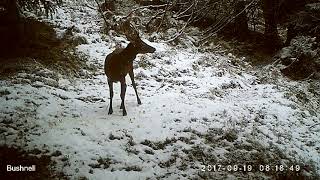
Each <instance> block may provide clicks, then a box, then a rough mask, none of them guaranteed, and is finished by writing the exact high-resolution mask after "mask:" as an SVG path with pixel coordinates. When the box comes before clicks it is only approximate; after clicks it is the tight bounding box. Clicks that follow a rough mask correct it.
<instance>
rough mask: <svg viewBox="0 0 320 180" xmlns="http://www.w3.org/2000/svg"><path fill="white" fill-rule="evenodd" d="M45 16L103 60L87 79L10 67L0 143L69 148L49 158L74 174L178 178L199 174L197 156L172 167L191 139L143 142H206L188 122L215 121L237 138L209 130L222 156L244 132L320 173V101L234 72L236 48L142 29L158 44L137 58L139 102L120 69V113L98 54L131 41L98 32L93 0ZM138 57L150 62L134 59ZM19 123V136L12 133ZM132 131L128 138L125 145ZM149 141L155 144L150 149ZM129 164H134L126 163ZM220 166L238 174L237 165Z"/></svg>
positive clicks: (200, 125) (205, 125)
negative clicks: (310, 103) (220, 48)
mask: <svg viewBox="0 0 320 180" xmlns="http://www.w3.org/2000/svg"><path fill="white" fill-rule="evenodd" d="M47 21H50V22H51V23H53V24H55V25H56V26H57V29H56V30H57V32H60V33H61V34H63V32H64V29H66V28H67V27H71V26H73V25H74V26H75V27H76V28H78V29H79V30H80V32H79V33H78V34H79V35H81V36H83V37H85V38H86V39H87V40H88V42H89V44H82V45H79V46H78V47H77V51H78V53H83V54H85V55H86V56H88V62H87V63H89V64H98V66H99V67H100V69H99V70H98V72H96V73H95V74H94V76H93V77H92V78H87V79H86V78H83V79H80V78H78V79H72V80H71V79H68V78H67V77H64V76H61V75H58V79H57V80H55V79H52V78H50V77H46V78H42V79H39V78H38V75H33V74H30V75H28V74H26V73H20V74H18V75H16V77H15V78H16V79H20V81H15V82H14V81H11V80H2V81H0V86H1V89H0V92H4V91H8V92H10V94H7V95H1V96H0V99H1V101H0V105H1V109H0V119H2V120H1V121H0V123H1V126H3V127H1V132H2V133H1V134H3V135H4V136H5V139H1V141H0V142H1V144H8V145H16V146H25V147H24V148H27V149H34V148H38V149H47V150H49V152H55V151H57V150H59V151H61V152H62V154H63V156H64V157H67V158H68V163H66V162H64V161H63V160H62V158H61V157H56V159H55V160H56V161H57V162H58V164H57V166H56V167H55V168H56V169H57V170H61V171H63V172H65V173H66V174H67V175H69V176H71V177H72V179H77V178H80V177H87V178H89V179H106V177H108V178H107V179H127V178H128V177H130V179H145V178H147V177H151V178H152V177H153V178H155V177H161V176H164V177H166V178H167V179H176V178H182V179H183V178H185V176H184V175H183V174H187V176H188V177H197V174H198V173H199V172H200V170H199V168H200V165H203V162H201V161H199V160H194V162H193V164H194V166H193V167H192V165H191V164H188V165H187V170H179V169H177V167H178V165H179V164H182V163H183V161H184V159H185V158H186V157H187V156H186V154H185V153H184V152H182V149H187V150H188V149H192V144H188V143H185V142H184V141H181V140H177V141H176V142H171V143H169V145H166V146H165V147H164V148H163V149H161V148H160V149H154V148H151V147H150V146H147V145H143V144H141V142H144V141H145V140H149V141H152V142H153V141H154V142H158V141H159V142H160V141H161V142H162V141H165V140H166V139H172V138H177V139H178V138H179V137H186V138H191V139H192V140H191V141H192V142H193V144H194V145H199V146H200V147H201V148H203V150H204V151H209V150H210V148H209V147H210V145H208V144H206V140H205V138H203V137H202V136H200V135H195V134H194V133H192V132H191V131H189V130H196V131H197V132H199V133H203V134H206V133H207V132H208V131H209V130H212V129H220V130H222V133H228V132H236V139H235V142H233V143H231V142H229V141H227V140H219V137H221V135H217V136H216V137H215V136H214V134H212V136H213V137H212V138H215V140H216V142H217V146H216V148H213V150H212V149H211V150H212V152H214V153H212V152H211V153H212V154H213V156H215V157H216V158H220V159H221V160H223V159H226V158H227V157H225V154H227V153H228V152H229V149H230V148H233V147H234V146H235V144H236V143H240V144H242V145H245V144H247V145H248V144H249V145H252V146H253V143H251V142H258V143H260V144H261V146H263V147H265V148H267V147H271V146H276V147H278V148H279V149H280V150H281V151H282V152H284V153H285V154H287V155H289V156H290V157H292V158H293V159H295V160H297V162H299V163H304V164H308V163H311V162H313V164H314V165H315V167H316V170H317V173H320V156H319V147H320V138H319V137H320V127H319V125H316V126H313V125H314V124H316V123H319V117H320V111H319V109H313V111H314V114H310V112H309V111H308V110H306V109H305V108H303V107H302V106H300V105H299V104H298V103H296V102H295V101H293V100H291V99H289V98H287V96H286V89H284V88H282V87H279V86H278V85H276V84H268V83H265V84H262V83H260V82H259V77H257V76H256V75H255V73H254V72H251V71H247V72H240V70H241V67H239V66H238V67H237V66H234V65H232V63H230V62H231V61H232V60H234V59H236V58H237V57H236V56H235V55H233V54H231V53H228V54H227V55H221V54H215V53H214V52H210V53H209V52H200V51H199V50H198V49H197V48H196V47H192V48H176V47H173V46H170V45H167V44H165V43H161V42H150V41H148V40H147V39H144V38H143V40H144V41H145V42H146V43H148V44H149V45H151V46H153V47H155V48H156V52H155V53H153V54H147V55H139V56H138V57H137V59H136V61H135V70H134V71H135V75H136V77H137V80H136V82H137V83H138V93H139V94H140V98H141V101H142V105H137V101H136V97H135V93H134V90H133V88H132V86H131V83H130V82H131V81H130V79H129V77H127V84H128V88H127V94H126V101H125V105H126V108H127V112H128V115H127V116H122V112H121V111H120V109H119V107H120V97H119V94H120V85H119V84H115V87H114V92H115V96H114V101H113V106H114V113H113V114H112V115H108V105H109V99H108V98H109V91H108V86H107V82H106V76H105V75H104V72H103V63H104V59H105V57H106V55H108V54H109V53H111V52H112V51H113V50H114V47H115V45H116V44H117V43H119V42H121V43H125V44H127V43H128V42H127V41H126V40H125V39H124V38H123V37H113V38H112V39H108V40H105V38H103V37H102V35H101V34H100V28H101V26H102V22H100V19H99V18H98V14H97V12H96V11H95V10H92V9H90V8H86V7H82V10H81V11H80V10H79V9H76V8H73V9H70V8H69V7H68V6H67V5H66V6H62V7H60V8H59V9H58V11H57V14H56V16H55V18H53V19H52V20H47ZM60 33H59V36H62V35H61V34H60ZM239 59H240V60H242V61H243V60H244V58H242V57H241V58H239ZM142 62H145V63H147V65H145V64H144V65H145V66H140V64H139V63H142ZM248 66H249V65H248ZM44 72H48V73H49V74H51V73H54V72H50V71H49V70H44ZM239 72H240V73H239ZM30 78H31V79H32V78H33V79H36V78H38V79H39V80H38V81H32V80H30ZM43 79H44V80H43ZM117 109H119V110H117ZM6 124H10V126H5V125H6ZM310 127H312V128H310ZM24 129H27V131H26V132H24V131H23V130H24ZM19 132H21V133H23V134H24V135H25V139H23V140H21V139H19V137H18V134H19ZM130 141H133V145H128V144H130ZM211 148H212V147H211ZM128 149H129V150H131V151H137V152H138V153H134V152H131V151H128ZM146 149H149V150H150V151H152V152H153V154H152V153H150V152H149V153H147V151H146ZM174 154H177V156H178V160H177V161H176V162H175V164H173V165H171V166H170V167H161V166H160V165H159V163H160V162H166V161H168V160H169V159H170V158H172V155H174ZM101 158H102V159H108V158H109V159H110V161H111V163H110V164H109V167H104V168H103V167H102V166H103V165H101V164H100V165H99V166H100V168H92V166H90V165H92V164H97V162H99V161H98V160H99V159H101ZM135 166H136V167H138V168H140V170H126V168H128V167H135ZM90 170H92V171H91V172H90ZM168 172H169V173H171V174H168ZM227 176H228V177H229V178H230V179H233V178H234V177H235V175H234V174H233V175H232V174H228V175H227Z"/></svg>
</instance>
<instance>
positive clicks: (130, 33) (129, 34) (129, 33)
mask: <svg viewBox="0 0 320 180" xmlns="http://www.w3.org/2000/svg"><path fill="white" fill-rule="evenodd" d="M119 26H120V31H121V32H122V33H123V34H124V35H125V36H126V38H127V39H128V40H129V41H136V40H137V39H140V37H139V32H138V30H137V29H136V28H135V27H134V25H132V24H131V23H130V19H127V20H125V21H124V22H122V23H120V25H119Z"/></svg>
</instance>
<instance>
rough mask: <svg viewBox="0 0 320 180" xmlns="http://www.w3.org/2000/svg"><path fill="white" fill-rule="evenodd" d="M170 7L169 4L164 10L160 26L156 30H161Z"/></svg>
mask: <svg viewBox="0 0 320 180" xmlns="http://www.w3.org/2000/svg"><path fill="white" fill-rule="evenodd" d="M168 9H169V4H167V6H166V9H165V10H164V13H163V15H162V18H161V22H160V24H159V26H158V27H157V30H156V32H159V29H160V27H161V26H162V23H163V20H164V17H165V15H166V13H167V11H168Z"/></svg>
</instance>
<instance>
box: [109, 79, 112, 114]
mask: <svg viewBox="0 0 320 180" xmlns="http://www.w3.org/2000/svg"><path fill="white" fill-rule="evenodd" d="M108 85H109V92H110V104H109V112H108V114H112V113H113V109H112V98H113V82H112V81H111V80H109V79H108Z"/></svg>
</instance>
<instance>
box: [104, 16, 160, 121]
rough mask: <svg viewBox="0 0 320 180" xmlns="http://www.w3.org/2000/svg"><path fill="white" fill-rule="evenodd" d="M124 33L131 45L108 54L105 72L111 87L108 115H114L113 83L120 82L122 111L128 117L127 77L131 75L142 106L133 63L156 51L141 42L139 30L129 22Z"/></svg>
mask: <svg viewBox="0 0 320 180" xmlns="http://www.w3.org/2000/svg"><path fill="white" fill-rule="evenodd" d="M123 29H124V30H123V31H124V34H125V35H126V37H127V39H128V40H129V42H130V43H129V44H128V45H127V47H126V48H118V49H115V50H114V51H113V52H112V53H110V54H108V55H107V57H106V59H105V62H104V70H105V74H106V76H107V81H108V85H109V93H110V104H109V112H108V114H109V115H110V114H112V113H113V109H112V99H113V83H115V82H120V84H121V93H120V97H121V105H120V109H122V114H123V116H126V115H127V111H126V107H125V105H124V100H125V94H126V88H127V85H126V79H125V77H126V76H127V74H129V76H130V79H131V82H132V86H133V89H134V91H135V94H136V97H137V101H138V104H139V105H140V104H141V100H140V98H139V95H138V92H137V87H136V83H135V81H134V73H133V61H134V59H135V58H136V56H137V55H138V54H146V53H153V52H155V51H156V49H155V48H154V47H152V46H150V45H148V44H146V43H145V42H143V41H142V40H141V38H140V37H139V34H138V32H137V30H135V29H134V28H132V27H131V24H130V22H129V21H126V22H125V23H124V24H123Z"/></svg>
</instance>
